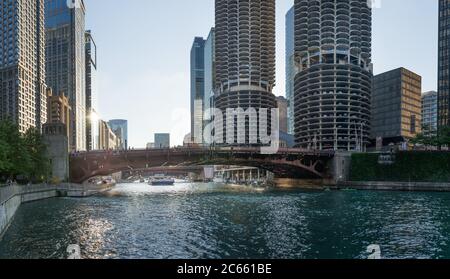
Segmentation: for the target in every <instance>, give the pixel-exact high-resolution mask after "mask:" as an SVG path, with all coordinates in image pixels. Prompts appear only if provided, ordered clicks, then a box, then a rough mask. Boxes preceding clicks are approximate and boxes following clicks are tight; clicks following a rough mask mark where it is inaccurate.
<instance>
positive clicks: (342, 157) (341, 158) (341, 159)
mask: <svg viewBox="0 0 450 279" xmlns="http://www.w3.org/2000/svg"><path fill="white" fill-rule="evenodd" d="M351 162H352V152H336V154H335V155H334V158H333V160H330V161H329V163H328V164H329V165H328V170H329V177H331V178H332V179H331V181H328V180H326V181H324V184H332V185H337V184H338V183H339V182H344V181H349V179H350V166H351Z"/></svg>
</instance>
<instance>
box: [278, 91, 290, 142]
mask: <svg viewBox="0 0 450 279" xmlns="http://www.w3.org/2000/svg"><path fill="white" fill-rule="evenodd" d="M288 104H289V101H288V100H287V99H286V98H284V97H283V96H278V97H277V107H278V110H279V114H280V115H279V119H280V125H279V126H280V132H283V133H285V134H287V133H288V106H289V105H288Z"/></svg>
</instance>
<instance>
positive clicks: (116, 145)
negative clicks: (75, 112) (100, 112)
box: [98, 120, 122, 150]
mask: <svg viewBox="0 0 450 279" xmlns="http://www.w3.org/2000/svg"><path fill="white" fill-rule="evenodd" d="M121 145H122V141H121V139H120V138H119V137H118V136H117V135H116V134H115V133H114V131H113V130H112V129H111V127H110V126H109V124H108V122H106V121H103V120H99V143H98V146H99V148H98V149H99V150H117V149H120V148H121Z"/></svg>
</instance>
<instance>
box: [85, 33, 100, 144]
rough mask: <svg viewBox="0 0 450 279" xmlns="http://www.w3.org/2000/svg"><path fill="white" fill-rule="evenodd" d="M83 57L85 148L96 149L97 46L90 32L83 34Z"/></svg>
mask: <svg viewBox="0 0 450 279" xmlns="http://www.w3.org/2000/svg"><path fill="white" fill-rule="evenodd" d="M85 39H86V41H85V51H86V52H85V55H86V57H85V58H86V66H85V67H86V148H87V150H96V149H97V147H98V146H97V144H96V143H97V142H98V140H97V138H98V129H99V127H98V116H97V111H98V108H97V92H96V86H95V82H96V76H97V75H96V72H97V45H96V44H95V41H94V39H93V37H92V33H91V31H86V33H85Z"/></svg>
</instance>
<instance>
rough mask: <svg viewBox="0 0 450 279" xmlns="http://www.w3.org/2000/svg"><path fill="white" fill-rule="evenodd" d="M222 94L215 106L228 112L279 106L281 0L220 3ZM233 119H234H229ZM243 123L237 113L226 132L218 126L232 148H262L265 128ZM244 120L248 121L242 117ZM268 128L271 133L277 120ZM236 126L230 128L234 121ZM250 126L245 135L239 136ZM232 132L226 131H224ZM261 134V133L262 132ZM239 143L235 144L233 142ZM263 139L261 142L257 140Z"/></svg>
mask: <svg viewBox="0 0 450 279" xmlns="http://www.w3.org/2000/svg"><path fill="white" fill-rule="evenodd" d="M215 21H216V26H215V28H216V29H215V31H216V91H215V97H214V99H215V100H214V102H215V107H216V108H217V109H219V110H221V111H222V113H223V114H225V113H227V110H229V109H230V110H231V109H238V108H240V109H243V110H248V109H249V108H252V109H255V110H256V112H257V114H258V112H259V111H260V110H261V109H268V111H269V113H270V109H273V108H276V107H277V103H276V100H275V96H274V95H273V94H272V89H273V87H274V86H275V0H216V1H215ZM225 118H229V119H225ZM249 118H250V117H245V119H246V120H245V123H243V121H242V123H237V122H238V121H236V118H235V115H229V114H227V117H224V125H223V126H224V129H218V128H217V127H216V137H217V138H223V139H224V142H226V143H227V144H228V145H234V144H235V145H240V144H245V145H247V144H258V145H259V144H262V143H263V142H261V137H258V135H259V136H261V132H262V131H260V129H259V128H260V127H255V126H259V125H255V124H256V123H250V121H249ZM241 119H242V118H241ZM264 120H268V124H269V125H268V127H267V130H268V131H271V126H270V123H271V119H270V117H269V119H267V118H266V119H259V114H258V122H259V123H263V122H262V121H264ZM233 122H234V125H233V126H234V127H230V126H228V127H227V123H233ZM238 125H243V126H244V125H245V131H246V133H245V135H238V129H237V126H238ZM225 131H226V133H224V132H225ZM256 133H257V134H256ZM233 135H234V140H233V141H232V142H233V143H232V142H231V140H230V139H232V138H233ZM254 139H257V141H256V140H255V141H256V142H252V141H253V140H254Z"/></svg>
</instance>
